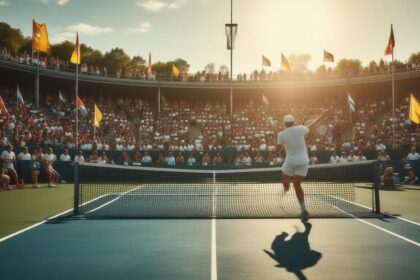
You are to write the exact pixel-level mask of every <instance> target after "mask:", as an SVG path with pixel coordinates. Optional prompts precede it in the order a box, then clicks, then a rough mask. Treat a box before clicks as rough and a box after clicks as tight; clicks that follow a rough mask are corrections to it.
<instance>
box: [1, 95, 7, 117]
mask: <svg viewBox="0 0 420 280" xmlns="http://www.w3.org/2000/svg"><path fill="white" fill-rule="evenodd" d="M0 114H2V115H6V116H8V115H9V112H8V111H7V108H6V105H4V102H3V98H1V96H0Z"/></svg>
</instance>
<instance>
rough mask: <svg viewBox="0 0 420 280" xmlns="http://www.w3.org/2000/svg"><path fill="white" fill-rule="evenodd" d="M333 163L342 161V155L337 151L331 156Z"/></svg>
mask: <svg viewBox="0 0 420 280" xmlns="http://www.w3.org/2000/svg"><path fill="white" fill-rule="evenodd" d="M330 162H331V163H340V157H339V156H338V155H337V153H336V152H335V151H334V152H333V154H332V155H331V157H330Z"/></svg>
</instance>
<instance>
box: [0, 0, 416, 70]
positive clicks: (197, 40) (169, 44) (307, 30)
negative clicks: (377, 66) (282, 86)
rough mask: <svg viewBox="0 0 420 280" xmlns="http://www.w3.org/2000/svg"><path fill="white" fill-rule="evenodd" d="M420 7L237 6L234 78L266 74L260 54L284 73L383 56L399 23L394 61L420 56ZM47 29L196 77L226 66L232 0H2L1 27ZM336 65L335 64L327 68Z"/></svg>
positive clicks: (409, 1)
mask: <svg viewBox="0 0 420 280" xmlns="http://www.w3.org/2000/svg"><path fill="white" fill-rule="evenodd" d="M418 11H420V1H415V0H369V1H366V0H353V1H337V0H336V1H332V0H317V1H315V0H313V1H309V0H298V1H297V0H294V1H291V0H290V1H289V0H261V1H255V0H234V1H233V22H234V23H238V26H239V28H238V35H237V40H236V46H235V47H236V48H235V50H234V73H239V72H241V73H250V72H251V71H253V70H255V69H258V70H260V69H261V56H262V55H263V54H264V55H265V56H266V57H268V58H269V59H270V60H271V63H272V67H271V68H266V69H267V70H273V71H276V70H279V69H280V53H281V52H283V53H284V54H285V55H286V56H290V55H291V54H309V55H310V56H311V60H310V62H309V65H308V66H309V69H310V70H315V69H316V68H317V67H318V66H319V65H321V64H322V58H323V57H322V54H323V53H322V52H323V49H326V50H328V51H329V52H331V53H333V54H334V56H335V60H336V61H339V60H340V59H342V58H352V59H360V60H361V61H362V63H363V64H364V65H367V64H368V63H369V61H371V60H376V61H378V60H379V59H380V58H384V59H385V60H388V61H389V60H390V59H391V58H390V57H385V56H383V53H384V49H385V47H386V44H387V41H388V37H389V33H390V25H391V23H392V24H394V32H395V38H396V47H395V51H394V54H395V58H396V59H398V60H401V61H403V62H404V61H406V60H407V59H408V57H409V55H410V54H411V53H413V52H416V51H419V47H420V33H419V32H418V27H419V26H420V17H419V16H418ZM33 18H34V19H35V20H36V21H37V22H41V23H42V22H45V23H46V24H47V27H48V30H49V35H50V41H51V43H57V42H59V41H62V40H70V41H74V40H75V33H76V31H78V32H79V34H80V41H81V42H82V43H85V44H87V45H89V46H91V47H93V48H96V49H99V50H101V51H102V52H106V51H109V50H110V49H112V48H115V47H120V48H123V49H124V50H125V51H126V52H127V54H129V55H130V56H134V55H140V56H142V57H143V58H147V56H148V53H149V51H150V52H151V53H152V59H153V62H156V61H158V60H160V61H169V60H174V59H176V58H183V59H185V60H187V61H188V63H189V64H190V65H191V67H190V72H195V71H197V70H203V69H204V67H205V65H206V64H208V63H211V62H214V63H215V65H216V69H219V66H220V65H222V64H225V65H228V66H229V63H230V60H229V52H228V51H227V50H226V35H225V31H224V24H225V23H228V22H230V0H211V1H210V0H127V1H110V0H109V1H108V0H90V1H82V0H1V1H0V21H5V22H7V23H9V24H10V25H12V26H13V27H16V28H20V29H21V30H22V31H23V33H24V35H25V36H30V35H31V28H32V26H31V21H32V19H33ZM329 66H334V64H329Z"/></svg>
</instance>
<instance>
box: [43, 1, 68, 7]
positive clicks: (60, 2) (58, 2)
mask: <svg viewBox="0 0 420 280" xmlns="http://www.w3.org/2000/svg"><path fill="white" fill-rule="evenodd" d="M51 1H53V2H55V4H57V5H60V6H63V5H66V4H67V3H68V2H69V1H70V0H51ZM48 2H50V0H41V3H43V4H45V5H47V4H48Z"/></svg>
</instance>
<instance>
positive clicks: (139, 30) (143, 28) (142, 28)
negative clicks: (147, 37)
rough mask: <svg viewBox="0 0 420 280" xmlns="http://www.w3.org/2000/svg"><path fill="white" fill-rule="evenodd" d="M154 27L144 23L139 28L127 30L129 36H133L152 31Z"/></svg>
mask: <svg viewBox="0 0 420 280" xmlns="http://www.w3.org/2000/svg"><path fill="white" fill-rule="evenodd" d="M151 27H152V25H151V24H150V23H149V22H143V23H140V25H139V26H138V27H135V28H128V29H127V32H126V33H127V34H131V33H147V32H149V31H150V28H151Z"/></svg>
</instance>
